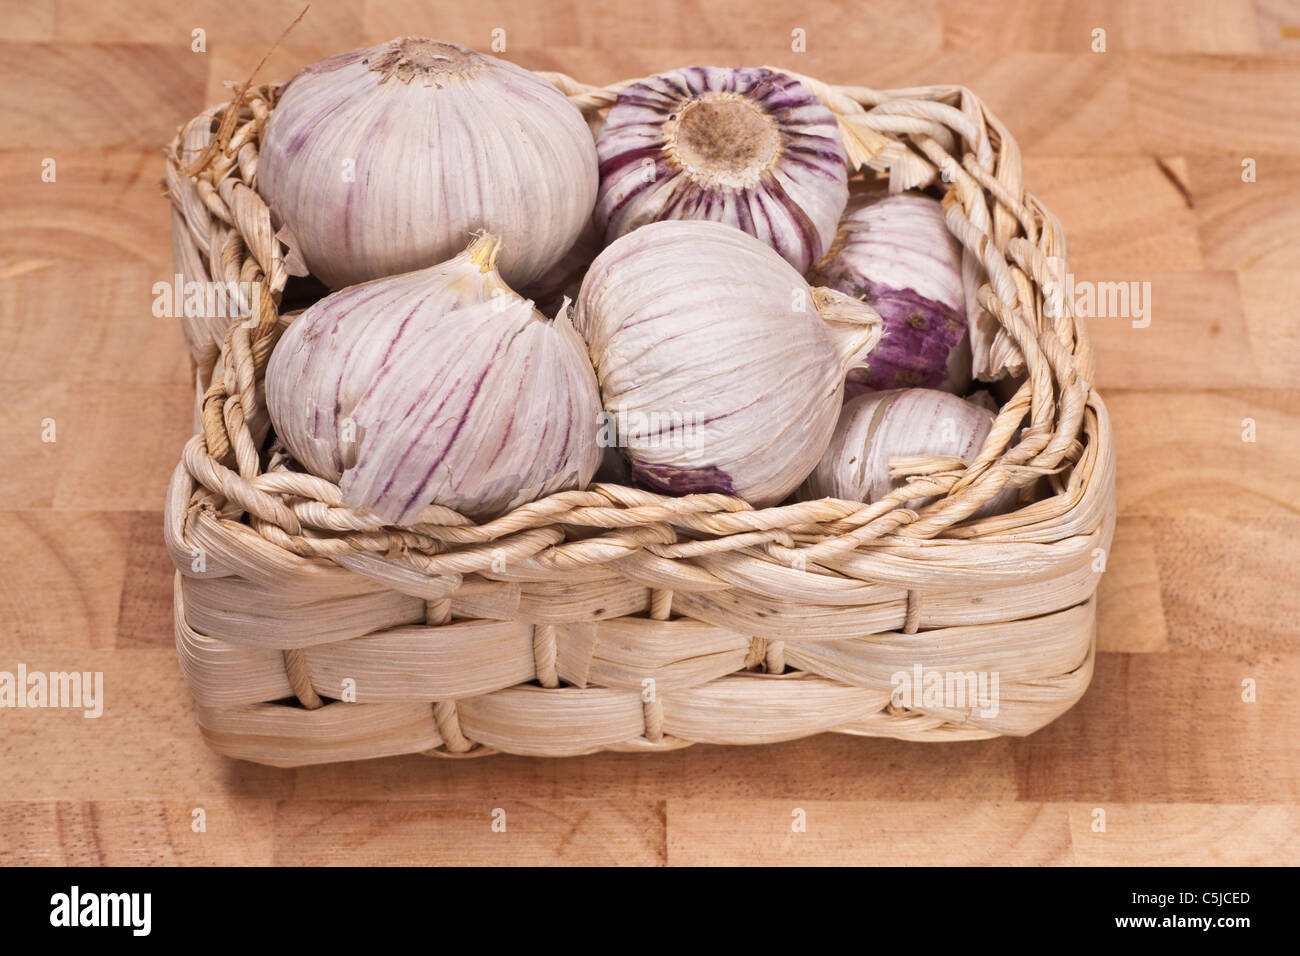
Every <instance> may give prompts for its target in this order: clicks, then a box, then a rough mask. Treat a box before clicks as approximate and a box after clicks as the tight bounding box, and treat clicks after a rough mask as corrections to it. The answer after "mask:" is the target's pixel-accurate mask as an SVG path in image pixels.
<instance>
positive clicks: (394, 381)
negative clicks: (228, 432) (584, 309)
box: [266, 235, 601, 524]
mask: <svg viewBox="0 0 1300 956" xmlns="http://www.w3.org/2000/svg"><path fill="white" fill-rule="evenodd" d="M498 247H499V240H498V239H497V238H496V237H494V236H490V235H484V236H480V237H479V238H477V239H476V240H475V241H474V242H473V243H472V244H471V245H470V246H469V248H468V249H466V250H465V251H464V252H463V253H461V254H460V255H458V256H456V257H455V258H453V259H451V260H450V261H449V262H444V263H442V264H441V265H437V266H432V267H430V268H428V269H422V270H420V271H418V272H410V273H406V274H405V275H400V276H394V277H391V278H387V279H376V280H375V281H373V282H368V283H365V284H363V285H359V286H353V287H351V288H348V289H344V290H343V291H341V292H336V293H334V294H333V295H330V296H327V297H326V298H324V299H322V300H321V301H320V302H318V303H317V304H316V305H314V306H312V307H311V308H310V309H308V310H307V311H306V312H305V313H303V315H301V316H300V317H299V318H298V319H297V320H296V321H294V323H293V324H292V325H290V326H289V328H288V329H287V330H286V331H285V333H284V336H283V338H281V340H280V341H279V343H277V345H276V347H275V351H274V352H273V353H272V355H271V361H270V363H269V365H268V366H267V371H266V401H267V408H268V410H269V411H270V414H271V421H272V422H273V423H274V425H275V431H276V434H277V435H278V436H279V437H280V440H281V441H282V442H283V443H284V445H285V447H286V448H288V449H289V451H290V453H291V454H292V455H293V456H294V458H296V459H297V460H298V462H299V463H300V464H302V465H303V466H304V467H305V468H306V469H307V470H308V471H310V472H312V473H313V474H315V475H318V476H319V477H322V478H327V479H329V480H331V481H336V482H338V484H339V489H340V491H341V492H342V495H343V500H344V502H345V503H346V504H348V505H349V506H351V507H365V508H370V509H371V510H373V511H374V512H376V513H377V514H379V515H380V516H382V517H383V518H385V519H386V520H388V521H391V522H394V523H396V524H410V523H412V522H413V521H414V520H415V519H416V517H417V516H418V515H419V512H420V509H421V508H422V507H423V506H425V505H427V504H439V505H444V506H446V507H448V508H453V509H455V510H456V511H459V512H461V513H462V514H465V515H467V516H469V517H471V518H474V519H475V520H478V521H483V520H488V519H491V518H493V517H497V516H498V515H500V514H502V513H504V512H507V511H509V510H511V509H513V508H515V507H517V506H519V505H521V504H524V503H526V502H529V501H532V500H534V499H536V498H540V497H543V496H545V495H548V494H552V493H554V492H558V491H564V490H568V489H573V488H581V487H583V486H585V485H586V484H587V483H588V482H589V481H590V480H591V477H592V475H593V474H594V473H595V471H596V466H597V465H598V464H599V462H600V454H601V453H600V448H599V447H598V446H597V444H596V437H597V428H598V427H599V415H600V395H599V392H598V391H597V388H596V379H595V376H594V375H593V374H592V370H591V366H590V364H589V363H588V361H587V356H586V350H585V346H584V344H583V341H582V339H581V337H580V336H579V335H578V333H577V332H576V331H574V329H573V326H572V325H571V324H570V322H569V319H568V316H567V312H561V314H559V315H558V316H556V318H555V319H554V320H550V319H547V318H546V317H545V316H543V315H542V314H540V313H539V312H537V311H536V310H535V309H534V308H533V303H532V302H531V301H529V300H527V299H523V298H521V297H519V296H518V295H516V294H515V293H514V292H512V291H511V290H510V289H509V287H508V286H506V285H505V283H504V282H503V281H502V280H501V277H500V276H499V275H498V274H497V272H496V271H495V269H494V268H493V261H494V259H495V256H496V253H497V249H498Z"/></svg>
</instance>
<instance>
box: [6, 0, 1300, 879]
mask: <svg viewBox="0 0 1300 956" xmlns="http://www.w3.org/2000/svg"><path fill="white" fill-rule="evenodd" d="M300 6H301V4H300V2H299V0H264V2H259V3H245V2H234V0H198V2H183V0H182V2H177V0H137V2H126V0H53V2H51V0H35V2H17V0H4V2H3V5H2V6H0V131H2V132H0V358H2V359H3V361H2V362H0V456H3V463H2V464H0V670H8V671H15V670H16V669H17V666H18V664H19V663H25V664H26V665H27V666H28V668H30V669H33V670H47V671H48V670H70V669H77V670H99V671H103V672H104V675H105V681H106V690H105V694H106V709H105V714H104V716H103V717H102V718H101V719H99V720H87V719H84V718H82V717H81V716H80V714H79V713H72V712H67V711H56V710H44V711H33V710H2V711H0V863H75V864H82V863H85V864H97V863H116V864H133V863H154V862H182V863H319V864H334V863H399V862H402V863H416V862H418V863H426V862H427V863H435V862H436V863H475V862H483V863H578V862H583V863H616V864H617V863H622V864H630V863H649V864H656V863H671V864H687V863H727V862H752V863H895V864H912V863H1023V864H1041V863H1047V864H1071V863H1073V864H1097V863H1296V862H1300V809H1297V804H1298V798H1300V732H1298V731H1300V653H1298V651H1300V647H1298V646H1297V635H1298V631H1300V511H1298V509H1297V503H1298V502H1300V391H1298V390H1297V388H1298V386H1297V376H1298V373H1300V316H1298V313H1297V308H1296V301H1297V299H1300V4H1298V3H1297V2H1294V0H1292V2H1285V0H1258V2H1252V0H1199V2H1185V3H1184V2H1178V0H1161V2H1144V3H1141V4H1137V3H1125V2H1121V0H1113V2H1110V0H1082V2H1081V0H1052V2H1029V0H981V2H980V3H978V4H973V3H967V2H965V0H872V2H869V3H864V2H860V0H853V2H832V0H821V2H816V3H803V2H797V0H709V2H703V0H666V2H624V0H606V2H603V3H598V2H591V0H554V2H529V3H524V2H517V3H511V2H504V0H473V2H455V3H453V2H415V0H402V2H391V3H390V2H380V0H365V2H361V0H312V9H311V11H310V13H308V15H307V17H306V19H305V20H304V21H303V22H302V23H301V24H300V25H299V26H298V28H297V29H296V30H295V31H294V32H293V34H292V35H291V37H290V39H289V40H288V41H287V45H286V46H285V47H284V48H283V49H281V50H279V51H278V52H277V53H276V54H275V55H274V56H273V57H272V59H271V61H270V62H269V64H268V66H267V67H266V68H265V69H264V71H263V73H262V74H261V75H260V78H261V79H266V80H270V79H284V78H288V77H289V76H290V75H292V74H293V72H295V71H296V69H297V68H298V67H300V66H301V65H303V64H305V63H307V62H309V61H311V60H314V59H317V58H319V57H320V56H322V55H324V54H327V53H331V52H336V51H340V50H344V49H350V48H352V47H355V46H360V45H362V44H364V43H374V42H378V41H381V40H386V39H389V38H390V37H392V36H397V35H402V34H426V35H430V36H437V37H441V38H445V39H450V40H456V41H460V42H463V43H466V44H469V45H472V46H476V47H478V48H480V49H486V48H487V47H488V45H489V43H490V39H491V31H492V29H493V28H495V27H502V28H504V29H505V30H506V37H507V45H508V49H507V55H508V57H509V58H510V59H512V60H514V61H516V62H518V63H520V64H522V65H524V66H527V67H531V68H538V69H559V70H564V71H566V72H569V73H571V74H573V75H575V76H577V77H580V78H583V79H587V80H589V81H592V82H602V83H604V82H610V81H613V80H616V79H619V78H624V77H628V76H642V75H646V74H648V73H651V72H655V71H657V70H661V69H666V68H670V67H674V66H681V65H686V64H690V63H716V64H718V65H734V64H738V63H742V62H743V63H747V64H758V63H771V64H774V65H780V64H786V65H789V66H790V67H791V68H794V69H797V70H799V71H801V72H805V73H809V74H813V75H816V76H818V77H820V78H822V79H825V80H828V81H832V82H853V83H861V84H866V85H871V86H876V87H894V86H911V85H919V84H929V83H961V84H965V85H967V86H969V87H971V88H972V89H973V90H975V91H976V92H977V93H979V94H980V96H981V97H983V98H984V100H985V101H986V102H987V103H988V104H989V105H990V107H991V108H992V109H993V110H994V111H995V112H997V113H998V114H999V115H1000V117H1001V118H1002V119H1003V120H1004V121H1005V122H1006V123H1007V124H1008V126H1009V127H1010V128H1011V129H1012V130H1013V131H1014V132H1015V134H1016V136H1017V137H1018V139H1019V142H1020V145H1021V148H1022V150H1023V151H1024V155H1025V175H1026V182H1027V183H1028V185H1029V188H1030V189H1031V190H1032V191H1033V192H1034V193H1036V194H1037V195H1038V196H1040V197H1041V198H1042V199H1043V200H1044V201H1045V203H1046V204H1047V205H1048V207H1049V208H1051V209H1052V210H1053V211H1055V212H1056V213H1057V215H1058V216H1059V217H1060V218H1061V219H1062V221H1063V222H1064V224H1065V226H1066V229H1067V232H1068V234H1069V237H1070V251H1071V265H1072V267H1073V270H1074V272H1075V273H1076V274H1077V276H1078V278H1080V279H1094V280H1101V279H1106V280H1123V281H1138V282H1150V283H1151V290H1152V292H1151V296H1152V322H1151V325H1150V327H1149V328H1146V329H1134V328H1132V327H1131V324H1130V322H1129V321H1128V320H1126V319H1100V320H1096V321H1094V322H1093V324H1092V328H1093V333H1094V335H1095V337H1096V339H1097V341H1098V343H1099V345H1100V369H1101V370H1100V375H1099V381H1098V385H1099V387H1100V388H1101V389H1102V391H1103V394H1104V396H1105V398H1106V399H1107V401H1108V402H1109V405H1110V408H1111V411H1112V415H1113V418H1114V424H1115V429H1116V443H1117V446H1118V454H1119V463H1120V470H1119V508H1120V519H1119V524H1118V528H1117V532H1116V536H1115V546H1114V550H1113V554H1112V556H1111V561H1110V573H1109V574H1108V575H1107V576H1106V577H1105V579H1104V582H1103V585H1102V597H1101V622H1100V638H1099V641H1100V650H1101V652H1100V653H1099V655H1098V662H1097V669H1096V676H1095V678H1094V681H1093V686H1092V689H1091V690H1090V691H1089V693H1088V695H1087V696H1086V697H1085V698H1084V700H1083V701H1082V702H1081V703H1080V704H1079V706H1078V707H1076V708H1075V709H1074V710H1073V711H1072V712H1071V713H1069V714H1068V715H1066V716H1065V717H1063V718H1062V719H1060V720H1059V721H1057V722H1056V723H1055V724H1053V725H1051V726H1049V727H1048V728H1046V729H1045V730H1043V731H1041V732H1040V733H1038V734H1035V735H1034V736H1032V737H1029V738H1027V739H1021V740H1009V739H1000V740H994V741H988V742H983V743H975V744H951V745H937V744H931V745H921V744H905V743H897V742H890V741H880V740H868V739H860V738H852V737H840V736H834V735H830V736H825V737H821V738H815V739H811V740H806V741H801V742H796V743H789V744H784V745H780V746H771V747H762V748H730V749H727V748H718V747H694V748H689V749H687V750H684V751H680V752H676V753H672V754H667V755H661V756H634V755H629V754H623V755H603V756H596V757H588V758H578V759H569V760H547V761H543V760H529V759H521V758H513V757H490V758H486V759H482V760H469V761H445V760H434V759H428V758H419V757H411V758H404V759H393V760H380V761H373V762H369V763H361V764H350V765H342V766H328V767H318V768H310V769H302V770H297V771H281V770H274V769H271V768H267V767H260V766H255V765H252V764H242V763H237V762H234V761H230V760H226V759H224V758H221V757H218V756H216V755H214V754H212V753H210V752H209V751H208V750H207V749H206V748H205V747H204V745H203V744H202V742H201V740H200V737H199V734H198V731H197V729H196V728H195V725H194V723H193V719H192V713H191V704H190V701H189V698H188V696H187V693H186V689H185V686H184V684H183V682H182V680H181V676H180V671H179V667H178V665H177V662H176V659H175V652H174V650H173V647H172V624H171V574H172V572H171V566H170V564H169V562H168V558H167V556H166V554H165V553H164V551H163V546H162V541H161V514H160V509H161V503H162V498H163V489H164V486H165V483H166V481H167V478H168V476H169V474H170V472H171V470H172V467H173V465H174V463H175V461H176V458H177V455H178V453H179V451H180V449H181V446H182V444H183V443H184V441H185V439H186V437H187V436H188V434H189V430H190V421H191V419H190V408H191V397H192V396H191V391H190V383H189V379H188V370H187V359H186V355H185V351H184V347H183V344H182V339H181V333H180V330H179V328H178V327H177V326H176V324H175V322H174V321H172V320H166V319H156V318H153V317H152V315H151V312H150V303H151V301H152V293H151V285H152V283H153V282H155V281H158V280H163V279H169V278H170V276H171V272H172V270H171V265H170V245H169V235H168V229H169V214H168V207H167V204H166V202H165V200H164V199H163V198H162V195H161V192H160V188H159V182H160V180H161V178H162V174H163V164H162V157H161V152H160V150H161V147H162V146H163V145H164V144H165V143H166V142H167V141H168V139H170V137H171V136H172V134H173V132H174V131H175V129H176V127H177V126H178V125H179V124H180V123H181V122H182V121H184V120H185V119H187V118H188V117H190V116H192V115H193V114H195V113H197V112H198V111H199V110H200V109H202V108H203V107H204V106H205V105H207V104H209V103H212V102H216V101H218V100H221V99H223V98H225V96H226V90H225V87H224V85H223V81H226V80H238V79H242V78H243V77H244V76H245V75H246V74H247V73H248V72H249V70H250V69H251V67H252V66H253V64H254V63H255V62H256V61H257V59H258V58H260V56H261V55H262V53H263V52H264V51H265V49H266V47H267V46H268V45H269V44H270V43H271V42H272V41H273V40H274V39H275V37H276V36H277V35H278V34H279V32H280V31H281V29H282V28H283V27H284V26H285V24H287V23H288V22H289V21H290V20H291V19H292V18H293V16H294V15H295V14H296V13H297V12H298V10H299V9H300ZM196 28H202V29H204V30H206V37H207V51H206V52H203V53H196V52H193V51H192V50H191V36H192V34H191V31H192V30H194V29H196ZM796 28H799V29H803V30H805V31H806V35H807V52H805V53H801V54H799V53H793V52H792V51H791V47H790V42H791V31H792V30H794V29H796ZM1095 28H1101V29H1104V30H1106V40H1107V50H1106V52H1104V53H1097V52H1093V51H1092V50H1091V49H1090V47H1091V44H1092V31H1093V30H1094V29H1095ZM45 158H53V159H54V160H55V161H56V164H57V166H56V169H57V181H56V182H54V183H44V182H42V180H41V164H42V160H43V159H45ZM1246 158H1250V159H1253V160H1255V163H1256V168H1257V181H1256V182H1254V183H1244V182H1243V181H1242V175H1241V173H1242V163H1243V160H1245V159H1246ZM47 418H52V419H54V420H55V422H56V427H57V441H56V442H55V443H53V444H49V443H43V442H42V441H41V431H42V421H43V420H44V419H47ZM1243 419H1252V420H1253V421H1254V423H1255V428H1256V439H1257V440H1256V441H1255V442H1253V443H1249V442H1245V441H1243V440H1242V432H1243ZM1247 679H1249V680H1252V681H1254V684H1255V687H1256V689H1257V690H1256V693H1257V699H1256V700H1255V701H1254V702H1251V703H1248V702H1244V701H1243V700H1242V687H1243V681H1245V680H1247ZM195 808H202V809H203V810H204V811H205V815H206V831H205V832H201V833H196V832H194V831H193V829H192V827H191V819H192V811H193V810H194V809H195ZM496 808H501V809H503V810H505V812H506V821H507V827H506V832H504V833H498V832H493V830H492V827H491V823H492V815H493V811H494V809H496ZM797 808H802V809H803V810H805V811H806V814H807V832H806V833H793V832H791V821H792V814H793V812H794V811H795V810H796V809H797ZM1097 809H1101V810H1104V811H1105V814H1106V830H1105V832H1097V831H1096V830H1095V829H1094V826H1093V821H1094V819H1095V818H1096V817H1095V811H1096V810H1097Z"/></svg>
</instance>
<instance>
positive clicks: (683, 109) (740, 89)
mask: <svg viewBox="0 0 1300 956" xmlns="http://www.w3.org/2000/svg"><path fill="white" fill-rule="evenodd" d="M597 150H598V152H599V155H600V195H599V197H598V199H597V201H596V214H597V216H598V217H600V219H601V220H602V221H603V222H604V224H605V228H606V233H605V238H606V241H607V242H608V241H611V240H613V239H616V238H618V237H619V236H623V235H626V234H627V233H629V232H631V231H632V230H633V229H636V228H637V227H639V226H643V225H645V224H646V223H648V222H656V221H658V220H662V219H708V220H713V221H715V222H725V223H727V224H728V225H731V226H735V227H737V228H739V229H742V230H744V231H745V232H747V233H749V234H750V235H752V236H755V237H757V238H758V239H761V240H762V241H763V242H765V243H767V244H768V245H769V246H771V247H772V248H773V249H775V250H776V251H777V252H779V253H780V254H781V255H782V256H783V257H784V258H785V259H786V261H788V262H789V263H790V264H791V265H793V266H794V267H795V268H796V269H798V270H799V272H801V273H804V272H807V271H808V270H809V268H811V267H812V265H813V264H814V263H815V262H817V260H818V259H820V258H821V257H822V254H823V252H825V250H826V249H828V248H829V247H830V244H831V241H832V239H833V238H834V236H835V227H836V224H837V223H838V222H839V218H840V214H841V213H842V212H843V211H844V204H845V202H846V201H847V199H848V174H847V171H846V165H845V163H846V161H845V154H844V143H843V140H842V138H841V136H840V130H839V124H838V123H837V121H836V119H835V115H834V114H833V113H832V112H831V111H830V110H829V109H827V108H826V107H825V106H823V105H822V104H821V102H819V101H818V100H817V98H816V97H814V96H813V95H812V93H810V92H809V91H808V89H807V88H806V87H804V86H803V84H801V83H799V82H797V81H796V80H794V79H792V78H791V77H789V76H787V75H785V74H784V73H776V72H774V71H772V70H768V69H762V68H759V69H750V68H741V69H735V70H728V69H719V68H717V67H704V66H693V67H688V68H686V69H683V70H676V71H674V72H672V73H664V74H662V75H660V76H654V77H651V78H650V79H648V80H643V81H641V82H640V83H634V84H632V85H631V86H629V87H627V88H626V89H625V90H623V91H622V92H621V93H620V94H619V96H618V100H617V102H615V104H614V106H613V107H612V108H611V109H610V111H609V115H608V116H607V117H606V119H605V125H604V127H603V128H602V130H601V133H600V139H599V142H598V143H597Z"/></svg>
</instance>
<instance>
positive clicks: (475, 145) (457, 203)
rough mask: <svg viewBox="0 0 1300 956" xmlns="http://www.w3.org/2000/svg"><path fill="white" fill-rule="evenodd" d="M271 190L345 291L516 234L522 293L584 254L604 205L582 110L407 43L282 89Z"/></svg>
mask: <svg viewBox="0 0 1300 956" xmlns="http://www.w3.org/2000/svg"><path fill="white" fill-rule="evenodd" d="M257 175H258V188H259V191H260V192H261V194H262V196H263V198H265V199H266V201H267V203H268V204H269V205H270V207H271V210H272V212H273V214H274V215H275V217H276V219H277V225H278V224H279V223H283V226H284V230H285V232H287V235H286V236H285V239H286V242H288V243H289V244H290V245H291V246H293V247H295V248H296V250H297V252H298V253H299V254H300V255H301V257H302V259H303V260H304V261H305V262H306V264H307V266H308V267H309V268H310V269H311V271H312V273H313V274H314V275H316V276H317V278H319V279H320V280H321V281H323V282H324V283H325V284H326V285H328V286H329V287H330V288H332V289H338V288H341V287H343V286H347V285H352V284H353V283H357V282H363V281H366V280H368V279H375V278H379V277H380V276H386V275H396V274H398V273H402V272H409V271H411V270H413V269H422V268H424V267H426V266H430V265H433V264H435V263H438V262H442V261H444V260H446V259H450V258H451V257H452V256H454V255H455V254H456V253H458V252H459V251H460V250H461V249H463V248H464V246H465V242H466V241H467V240H468V238H469V235H470V233H472V232H475V231H477V230H480V229H482V230H486V231H488V232H491V233H492V234H494V235H499V236H501V237H502V240H503V248H502V253H501V263H500V269H501V275H502V277H503V278H504V279H505V280H506V281H507V282H509V283H510V284H511V285H512V286H520V285H523V284H524V283H527V282H529V281H531V280H534V279H536V278H538V277H539V276H541V275H542V274H543V273H544V272H545V271H546V270H547V269H548V268H550V267H551V266H552V265H554V264H555V262H556V261H558V260H559V258H560V257H561V256H562V255H564V252H565V250H566V249H568V248H569V247H570V246H571V245H573V242H574V240H575V239H576V238H577V237H578V233H579V231H580V230H581V229H582V227H583V225H584V224H585V223H586V222H587V219H588V217H589V216H590V215H591V210H592V206H593V204H594V203H595V200H596V186H597V179H598V176H597V170H596V149H595V144H594V143H593V141H592V138H591V133H590V132H589V130H588V128H587V124H586V121H585V120H584V119H583V118H582V114H581V112H579V110H578V109H577V107H575V106H574V105H573V104H571V103H570V102H569V101H568V100H567V99H566V98H565V96H564V95H563V94H562V93H560V91H559V90H558V89H556V88H555V87H554V86H552V85H551V84H549V83H547V82H546V81H544V80H542V79H541V78H540V77H538V76H536V75H534V74H532V73H530V72H529V71H527V70H525V69H522V68H520V67H518V66H515V65H514V64H512V63H507V62H506V61H504V60H499V59H497V58H495V57H491V56H484V55H483V54H480V53H476V52H474V51H473V50H470V49H467V48H466V47H462V46H458V45H456V44H454V43H443V42H440V41H438V40H429V39H424V38H419V37H407V38H404V39H398V40H392V41H390V42H388V43H383V44H380V45H379V46H373V47H369V48H366V49H361V50H353V51H352V52H351V53H343V54H340V55H338V56H332V57H329V58H328V59H325V60H322V61H320V62H319V63H316V64H314V65H312V66H309V67H307V68H306V69H305V70H303V71H302V72H301V73H299V74H298V75H297V76H296V77H294V79H293V80H292V81H290V82H289V83H288V85H286V86H285V88H284V89H283V90H282V91H281V94H280V99H279V102H278V103H277V104H276V107H275V109H274V110H272V112H271V118H270V120H269V121H268V122H267V126H266V131H265V133H264V135H263V137H262V143H261V152H260V155H259V159H258V174H257Z"/></svg>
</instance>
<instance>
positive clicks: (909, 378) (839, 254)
mask: <svg viewBox="0 0 1300 956" xmlns="http://www.w3.org/2000/svg"><path fill="white" fill-rule="evenodd" d="M961 259H962V257H961V244H960V243H958V242H957V240H956V239H955V238H954V237H953V235H952V234H951V233H950V232H949V231H948V227H947V225H946V224H945V222H944V214H943V207H942V205H941V204H940V203H939V201H938V200H936V199H932V198H931V197H929V196H926V195H923V194H921V193H914V192H913V193H900V194H896V195H882V194H880V193H870V192H868V193H858V194H855V195H854V196H853V197H851V198H850V200H849V204H848V211H847V212H846V213H845V214H844V219H843V220H842V222H841V223H840V229H839V232H838V234H837V235H836V239H835V244H834V247H833V248H832V249H831V252H830V254H829V255H828V256H827V257H826V259H825V260H824V261H823V262H821V263H819V264H818V266H817V268H816V269H814V270H813V273H812V274H811V275H810V276H809V281H811V282H814V283H816V284H820V285H826V286H829V287H831V288H832V289H838V290H839V291H840V292H844V293H846V294H848V295H852V296H856V297H858V298H860V299H862V300H863V301H864V302H867V303H869V304H870V305H872V306H873V307H874V308H875V309H876V311H877V312H879V313H880V317H881V318H882V319H883V320H884V323H885V336H884V339H883V340H882V341H881V343H880V348H878V349H877V350H876V352H875V353H874V354H873V355H872V358H871V366H870V367H869V368H866V369H855V370H854V371H852V372H850V373H849V384H848V388H847V391H846V395H847V397H849V398H853V397H855V396H857V395H859V394H861V393H862V392H864V391H868V390H872V391H874V390H878V389H890V388H912V387H920V388H938V389H943V390H944V391H947V392H953V393H961V392H964V391H965V390H966V388H967V386H968V385H969V384H970V378H971V355H970V338H969V336H968V334H967V329H966V297H965V292H964V291H963V285H962V271H961Z"/></svg>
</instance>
